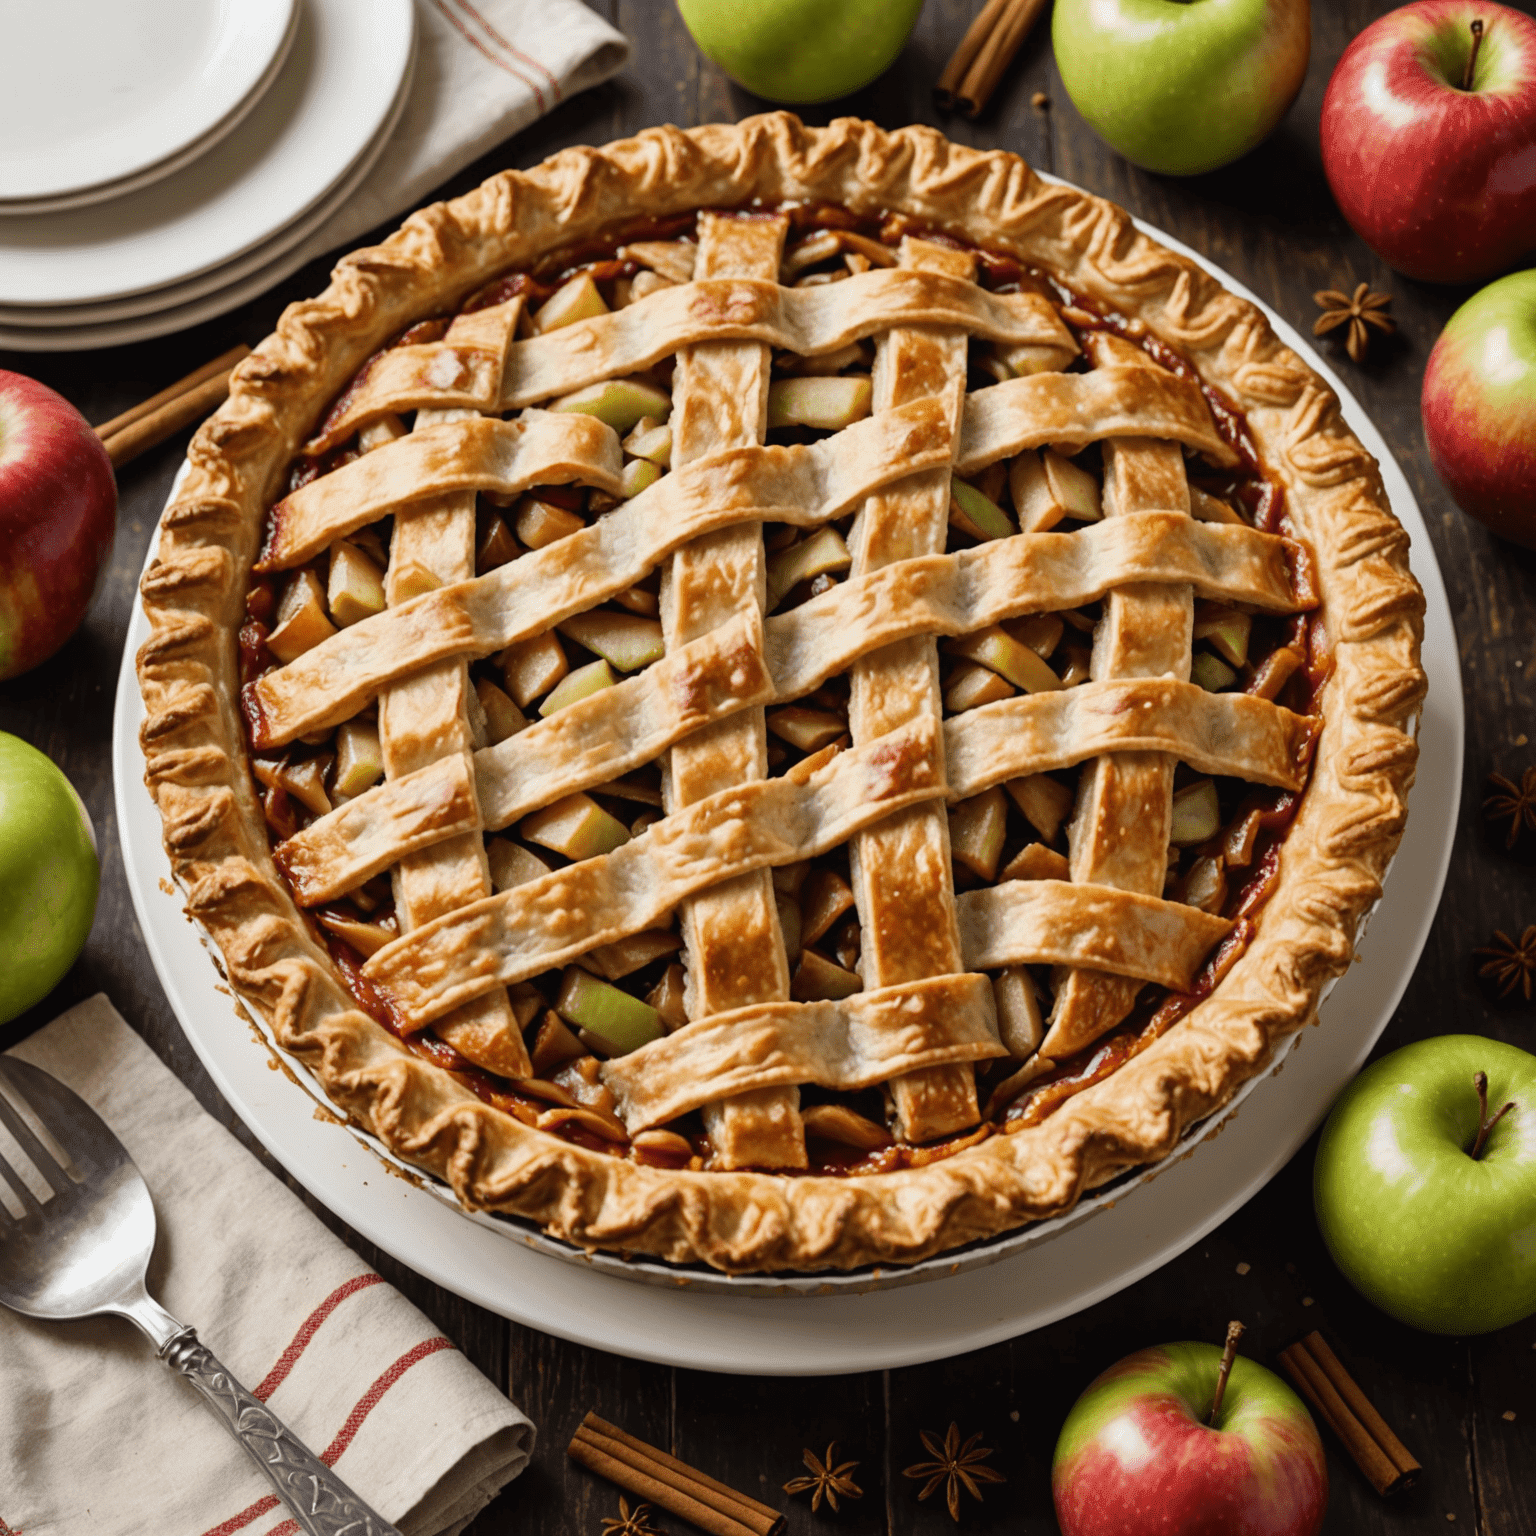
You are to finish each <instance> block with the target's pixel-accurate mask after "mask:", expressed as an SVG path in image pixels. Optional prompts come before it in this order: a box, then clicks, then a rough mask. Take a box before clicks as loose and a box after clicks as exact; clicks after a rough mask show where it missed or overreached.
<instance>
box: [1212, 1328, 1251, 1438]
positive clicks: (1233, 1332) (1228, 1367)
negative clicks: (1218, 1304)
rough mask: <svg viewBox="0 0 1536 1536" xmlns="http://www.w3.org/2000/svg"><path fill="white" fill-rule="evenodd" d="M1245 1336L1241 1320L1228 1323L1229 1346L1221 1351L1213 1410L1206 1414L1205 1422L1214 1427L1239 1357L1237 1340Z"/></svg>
mask: <svg viewBox="0 0 1536 1536" xmlns="http://www.w3.org/2000/svg"><path fill="white" fill-rule="evenodd" d="M1242 1336H1243V1325H1242V1324H1241V1323H1239V1322H1231V1323H1228V1324H1227V1347H1226V1348H1225V1349H1224V1350H1222V1352H1221V1370H1220V1371H1218V1372H1217V1374H1216V1396H1215V1398H1214V1399H1213V1401H1212V1403H1211V1411H1210V1413H1209V1414H1208V1415H1207V1416H1206V1420H1205V1422H1206V1423H1207V1424H1209V1425H1210V1426H1211V1428H1212V1429H1214V1428H1215V1427H1216V1415H1217V1414H1218V1413H1220V1412H1221V1400H1222V1398H1223V1397H1225V1396H1226V1392H1227V1377H1228V1376H1230V1375H1231V1374H1232V1362H1233V1361H1234V1360H1235V1359H1237V1341H1238V1340H1239V1339H1240V1338H1242Z"/></svg>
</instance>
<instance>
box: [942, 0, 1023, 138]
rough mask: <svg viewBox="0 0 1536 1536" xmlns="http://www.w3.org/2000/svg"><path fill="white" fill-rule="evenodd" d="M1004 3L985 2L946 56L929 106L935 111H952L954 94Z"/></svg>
mask: <svg viewBox="0 0 1536 1536" xmlns="http://www.w3.org/2000/svg"><path fill="white" fill-rule="evenodd" d="M1008 3H1009V0H987V3H986V4H985V5H984V6H982V8H981V9H980V10H979V11H978V12H977V13H976V19H975V20H974V21H973V22H972V23H971V24H970V26H969V27H967V28H966V31H965V36H964V37H962V38H961V39H960V46H959V47H958V48H956V49H955V51H954V52H953V53H952V54H951V55H950V57H949V63H948V64H946V65H945V66H944V73H943V74H942V75H940V76H939V79H938V83H937V84H936V85H935V86H934V88H933V104H934V106H936V107H937V108H938V109H939V111H941V112H948V111H950V110H951V109H952V108H953V106H954V104H955V92H956V91H957V90H958V89H959V88H960V83H961V81H963V80H964V79H965V75H966V71H967V70H968V69H970V67H971V64H972V62H973V61H974V60H975V58H976V55H977V54H978V53H980V52H981V45H982V44H983V43H985V42H986V40H987V39H988V38H989V37H990V36H991V35H992V29H993V28H994V27H995V26H996V25H997V23H998V21H999V19H1000V18H1001V17H1002V14H1003V12H1004V11H1006V10H1007V9H1008Z"/></svg>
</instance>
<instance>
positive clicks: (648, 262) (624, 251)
mask: <svg viewBox="0 0 1536 1536" xmlns="http://www.w3.org/2000/svg"><path fill="white" fill-rule="evenodd" d="M615 254H616V255H617V256H618V259H619V260H620V261H637V262H639V263H640V265H641V266H642V267H649V268H650V269H651V270H652V271H653V272H659V273H660V274H661V275H662V276H663V277H664V278H666V279H667V280H668V283H667V286H668V287H672V286H674V285H675V284H677V283H689V282H692V281H693V265H694V262H695V261H696V260H697V259H698V255H699V248H698V246H696V245H694V244H692V243H691V242H689V241H687V240H636V241H635V242H634V243H633V244H632V245H621V246H620V247H619V249H618V251H617V252H616V253H615Z"/></svg>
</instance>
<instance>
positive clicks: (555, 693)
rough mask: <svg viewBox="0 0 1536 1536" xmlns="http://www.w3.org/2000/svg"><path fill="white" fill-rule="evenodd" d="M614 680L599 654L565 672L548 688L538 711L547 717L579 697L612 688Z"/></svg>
mask: <svg viewBox="0 0 1536 1536" xmlns="http://www.w3.org/2000/svg"><path fill="white" fill-rule="evenodd" d="M616 682H618V678H616V677H615V676H614V675H613V668H612V667H610V666H609V665H608V659H607V657H605V656H599V657H598V658H597V660H596V661H589V662H588V663H587V665H586V666H584V667H577V668H576V670H575V671H574V672H569V673H567V674H566V675H565V677H564V678H562V679H561V680H560V682H558V683H557V684H556V685H555V686H554V688H552V689H551V690H550V694H549V697H548V698H547V699H545V700H544V702H543V703H542V704H540V705H539V713H540V714H541V715H544V716H546V717H548V716H549V715H552V714H554V713H555V712H556V711H557V710H561V709H565V708H566V707H567V706H568V705H571V704H574V703H576V702H577V700H579V699H586V698H590V697H591V696H592V695H593V694H594V693H601V692H602V690H603V689H604V688H612V687H613V685H614V684H615V683H616Z"/></svg>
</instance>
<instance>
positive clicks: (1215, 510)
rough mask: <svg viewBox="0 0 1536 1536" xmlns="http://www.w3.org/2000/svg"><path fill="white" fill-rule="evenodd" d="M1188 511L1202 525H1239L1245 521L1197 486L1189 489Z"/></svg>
mask: <svg viewBox="0 0 1536 1536" xmlns="http://www.w3.org/2000/svg"><path fill="white" fill-rule="evenodd" d="M1189 509H1190V511H1191V512H1192V513H1193V514H1194V515H1195V517H1196V519H1197V520H1198V521H1200V522H1202V523H1241V522H1244V521H1245V519H1244V518H1243V517H1241V516H1239V514H1238V513H1236V512H1234V511H1233V510H1232V508H1231V507H1230V506H1229V505H1228V504H1227V503H1226V502H1224V501H1223V500H1222V499H1221V498H1220V497H1219V496H1212V495H1211V494H1210V493H1209V492H1207V491H1202V490H1201V489H1200V487H1199V486H1198V485H1192V486H1190V488H1189Z"/></svg>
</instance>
